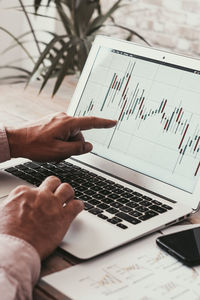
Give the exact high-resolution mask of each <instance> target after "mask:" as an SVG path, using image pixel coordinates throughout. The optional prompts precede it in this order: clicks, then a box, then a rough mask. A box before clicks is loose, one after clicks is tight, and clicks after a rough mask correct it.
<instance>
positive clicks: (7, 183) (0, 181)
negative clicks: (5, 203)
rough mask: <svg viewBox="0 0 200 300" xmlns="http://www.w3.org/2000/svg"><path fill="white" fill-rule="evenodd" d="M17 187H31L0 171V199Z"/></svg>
mask: <svg viewBox="0 0 200 300" xmlns="http://www.w3.org/2000/svg"><path fill="white" fill-rule="evenodd" d="M18 185H28V186H32V185H31V184H29V183H27V182H25V181H24V180H22V179H20V178H17V177H15V176H13V175H11V174H9V173H7V172H4V171H0V198H2V197H4V196H7V195H8V194H9V193H10V192H11V191H12V190H13V189H14V188H16V187H17V186H18Z"/></svg>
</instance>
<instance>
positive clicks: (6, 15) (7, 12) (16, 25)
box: [0, 0, 55, 77]
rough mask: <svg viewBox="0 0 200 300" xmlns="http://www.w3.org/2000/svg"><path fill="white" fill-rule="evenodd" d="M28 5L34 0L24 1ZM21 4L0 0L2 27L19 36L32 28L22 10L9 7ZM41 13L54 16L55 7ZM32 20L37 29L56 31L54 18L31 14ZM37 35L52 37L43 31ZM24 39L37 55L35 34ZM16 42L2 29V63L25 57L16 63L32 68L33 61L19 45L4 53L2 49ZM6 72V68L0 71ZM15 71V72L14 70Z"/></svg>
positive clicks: (14, 1) (0, 45)
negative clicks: (34, 40) (37, 16)
mask: <svg viewBox="0 0 200 300" xmlns="http://www.w3.org/2000/svg"><path fill="white" fill-rule="evenodd" d="M23 2H24V3H25V4H26V5H32V4H33V0H24V1H23ZM15 6H17V7H18V6H19V1H18V0H10V1H9V0H7V1H6V0H1V1H0V27H4V28H6V29H7V30H8V31H10V32H11V33H12V34H13V35H15V36H19V35H21V34H22V33H24V32H26V31H28V30H30V28H29V26H28V23H27V20H26V18H25V16H24V14H23V12H22V11H17V9H8V8H9V7H15ZM29 11H30V12H31V11H33V9H32V8H29ZM40 12H41V14H44V15H47V13H48V15H50V16H54V15H55V11H54V10H53V9H48V11H47V9H46V8H44V9H42V10H41V11H40ZM30 18H31V21H32V22H33V24H34V29H36V30H41V29H44V30H49V31H54V30H55V22H54V20H50V19H47V18H36V17H35V16H33V15H30ZM37 37H38V39H40V40H43V41H48V40H49V39H50V36H49V35H47V34H44V33H41V32H38V33H37ZM23 40H24V41H26V42H27V43H25V44H24V46H25V47H26V49H27V50H28V51H30V52H31V54H32V55H33V56H36V55H37V54H38V50H37V48H36V47H35V43H34V42H33V36H32V35H29V36H27V37H24V38H23ZM13 43H14V41H13V39H12V38H11V37H10V36H9V35H7V34H6V33H4V32H3V31H1V30H0V65H5V64H7V63H9V62H11V61H15V60H16V59H22V58H23V59H24V60H23V61H22V62H19V63H15V65H17V64H18V65H19V66H22V67H24V68H28V69H30V70H31V69H32V67H33V63H32V62H31V60H30V59H29V58H28V56H27V55H26V53H25V52H24V51H23V50H22V49H21V48H20V47H19V46H18V47H15V48H14V49H13V50H11V51H8V52H7V53H4V54H3V55H2V51H3V50H4V49H5V48H6V47H8V46H9V45H12V44H13ZM2 73H3V75H5V74H8V73H9V72H8V71H6V70H4V72H2V71H0V77H1V76H2ZM13 73H14V72H13Z"/></svg>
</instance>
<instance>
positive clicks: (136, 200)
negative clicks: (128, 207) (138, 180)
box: [130, 196, 143, 203]
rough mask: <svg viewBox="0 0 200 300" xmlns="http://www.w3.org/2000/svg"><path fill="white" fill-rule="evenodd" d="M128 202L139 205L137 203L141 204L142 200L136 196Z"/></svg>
mask: <svg viewBox="0 0 200 300" xmlns="http://www.w3.org/2000/svg"><path fill="white" fill-rule="evenodd" d="M130 201H133V202H136V203H139V202H142V201H143V199H142V198H139V197H137V196H134V197H132V198H130Z"/></svg>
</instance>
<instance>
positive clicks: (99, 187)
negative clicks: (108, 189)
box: [92, 185, 102, 192]
mask: <svg viewBox="0 0 200 300" xmlns="http://www.w3.org/2000/svg"><path fill="white" fill-rule="evenodd" d="M92 190H93V191H96V192H99V191H101V190H102V187H101V186H98V185H94V186H93V188H92Z"/></svg>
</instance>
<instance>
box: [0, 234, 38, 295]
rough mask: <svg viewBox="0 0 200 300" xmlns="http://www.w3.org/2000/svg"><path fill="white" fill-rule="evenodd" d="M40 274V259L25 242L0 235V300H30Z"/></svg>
mask: <svg viewBox="0 0 200 300" xmlns="http://www.w3.org/2000/svg"><path fill="white" fill-rule="evenodd" d="M39 273H40V258H39V255H38V253H37V251H36V250H35V249H34V248H33V247H32V246H31V245H29V244H28V243H27V242H25V241H23V240H21V239H18V238H15V237H13V236H9V235H1V234H0V295H1V299H2V300H4V299H6V300H11V299H12V300H14V299H20V300H21V299H32V288H33V286H34V285H35V283H36V282H37V280H38V277H39Z"/></svg>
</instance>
